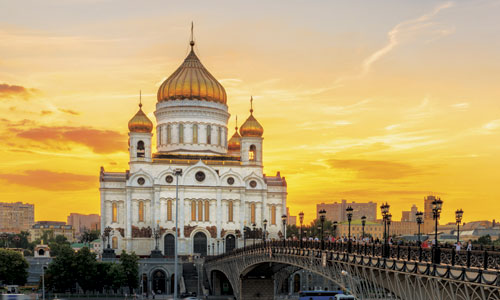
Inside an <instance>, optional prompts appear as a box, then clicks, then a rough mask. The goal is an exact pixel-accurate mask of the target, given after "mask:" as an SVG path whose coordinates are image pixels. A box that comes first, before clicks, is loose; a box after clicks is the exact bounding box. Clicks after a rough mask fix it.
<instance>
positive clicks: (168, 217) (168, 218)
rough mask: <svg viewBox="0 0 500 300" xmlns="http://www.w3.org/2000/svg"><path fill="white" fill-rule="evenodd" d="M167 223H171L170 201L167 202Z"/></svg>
mask: <svg viewBox="0 0 500 300" xmlns="http://www.w3.org/2000/svg"><path fill="white" fill-rule="evenodd" d="M167 221H172V200H168V201H167Z"/></svg>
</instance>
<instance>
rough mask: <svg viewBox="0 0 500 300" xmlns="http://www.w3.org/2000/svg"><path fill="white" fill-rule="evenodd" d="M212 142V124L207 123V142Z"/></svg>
mask: <svg viewBox="0 0 500 300" xmlns="http://www.w3.org/2000/svg"><path fill="white" fill-rule="evenodd" d="M211 143H212V126H210V125H207V144H209V145H210V144H211Z"/></svg>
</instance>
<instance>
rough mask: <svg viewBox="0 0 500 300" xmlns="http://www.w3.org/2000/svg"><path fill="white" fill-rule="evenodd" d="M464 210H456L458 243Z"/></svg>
mask: <svg viewBox="0 0 500 300" xmlns="http://www.w3.org/2000/svg"><path fill="white" fill-rule="evenodd" d="M463 215H464V211H463V210H462V209H457V211H456V212H455V220H456V221H457V244H458V243H459V242H460V223H462V217H463Z"/></svg>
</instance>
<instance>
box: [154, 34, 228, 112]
mask: <svg viewBox="0 0 500 300" xmlns="http://www.w3.org/2000/svg"><path fill="white" fill-rule="evenodd" d="M190 45H191V52H189V55H188V56H187V57H186V59H185V60H184V62H183V63H182V65H180V67H179V68H177V70H175V72H174V73H173V74H172V75H170V77H168V78H167V79H166V80H165V81H164V82H163V83H162V84H161V86H160V88H159V89H158V95H157V96H158V97H157V98H158V102H161V101H169V100H183V99H191V100H206V101H212V102H217V103H222V104H226V100H227V96H226V90H224V87H223V86H222V85H221V84H220V83H219V82H218V81H217V79H215V77H213V76H212V74H210V72H208V70H207V69H205V67H204V66H203V65H202V64H201V62H200V60H199V59H198V57H197V56H196V54H195V53H194V50H193V46H194V41H191V43H190Z"/></svg>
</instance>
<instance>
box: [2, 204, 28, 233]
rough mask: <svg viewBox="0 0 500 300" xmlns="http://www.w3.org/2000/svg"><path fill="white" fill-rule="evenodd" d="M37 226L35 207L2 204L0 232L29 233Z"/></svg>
mask: <svg viewBox="0 0 500 300" xmlns="http://www.w3.org/2000/svg"><path fill="white" fill-rule="evenodd" d="M33 224H35V205H34V204H28V203H26V204H24V203H22V202H16V203H5V202H0V232H12V233H19V232H21V231H28V230H29V229H30V228H31V226H33Z"/></svg>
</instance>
